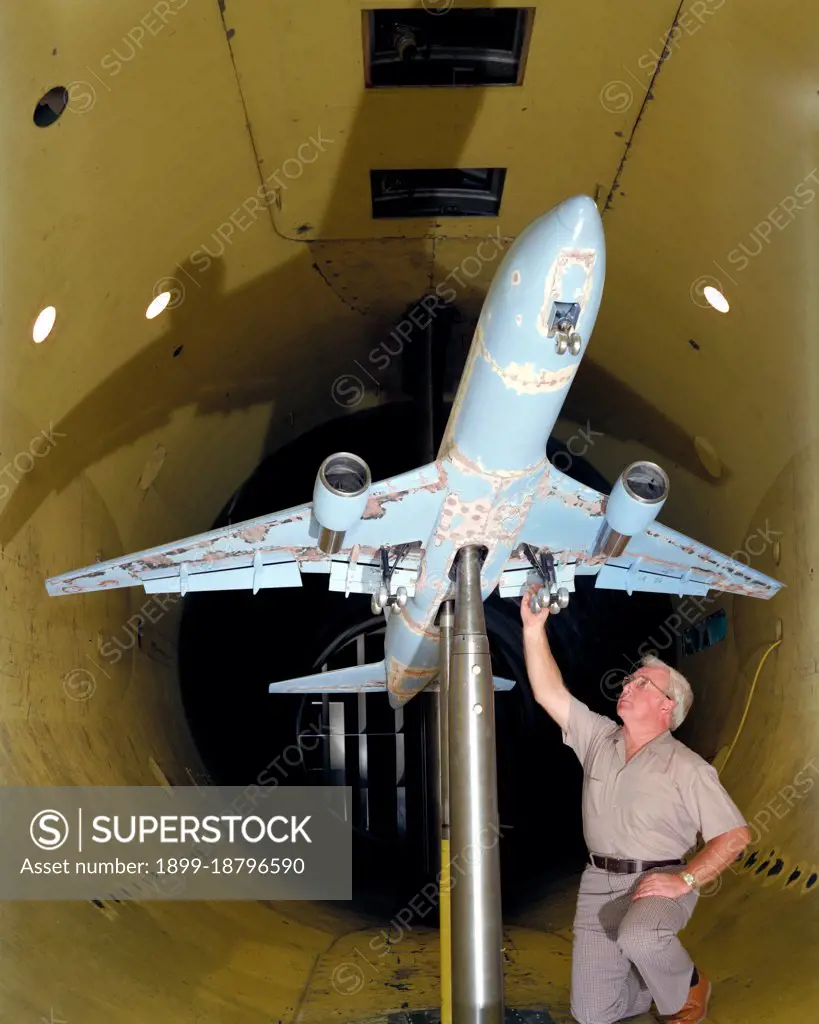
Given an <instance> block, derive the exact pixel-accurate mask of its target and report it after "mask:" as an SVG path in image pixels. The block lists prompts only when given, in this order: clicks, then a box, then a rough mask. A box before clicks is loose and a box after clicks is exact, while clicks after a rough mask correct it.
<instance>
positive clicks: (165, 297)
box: [145, 292, 171, 320]
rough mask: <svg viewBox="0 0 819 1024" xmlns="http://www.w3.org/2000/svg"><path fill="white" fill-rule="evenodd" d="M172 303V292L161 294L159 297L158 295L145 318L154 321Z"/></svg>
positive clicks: (146, 311)
mask: <svg viewBox="0 0 819 1024" xmlns="http://www.w3.org/2000/svg"><path fill="white" fill-rule="evenodd" d="M170 301H171V293H170V292H160V293H159V295H157V297H156V298H155V299H154V300H153V302H152V303H151V304H150V306H148V308H147V309H146V310H145V316H146V317H147V318H148V319H149V320H153V318H154V317H155V316H159V314H160V313H161V312H162V310H163V309H164V308H165V307H166V306H167V305H168V303H169V302H170Z"/></svg>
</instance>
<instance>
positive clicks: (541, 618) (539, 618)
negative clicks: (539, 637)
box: [520, 583, 549, 630]
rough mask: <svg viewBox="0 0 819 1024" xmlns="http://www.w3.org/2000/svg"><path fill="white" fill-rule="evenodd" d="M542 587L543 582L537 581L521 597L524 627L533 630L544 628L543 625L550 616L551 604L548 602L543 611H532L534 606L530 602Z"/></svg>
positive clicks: (521, 613)
mask: <svg viewBox="0 0 819 1024" xmlns="http://www.w3.org/2000/svg"><path fill="white" fill-rule="evenodd" d="M541 589H542V584H540V583H536V584H534V585H533V586H531V587H529V589H528V590H527V591H526V593H525V594H524V595H523V597H522V598H521V602H520V618H521V621H522V622H523V628H524V629H532V630H537V629H543V626H544V624H545V622H546V620H547V619H548V618H549V606H548V604H547V605H546V607H545V608H543V609H542V610H541V611H538V612H537V613H535V612H533V611H532V606H531V605H530V603H529V602H530V601H531V600H532V597H533V596H534V595H535V594H537V593H538V591H539V590H541Z"/></svg>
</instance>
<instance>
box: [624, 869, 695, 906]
mask: <svg viewBox="0 0 819 1024" xmlns="http://www.w3.org/2000/svg"><path fill="white" fill-rule="evenodd" d="M689 892H691V889H690V888H689V887H688V885H687V884H686V883H685V882H684V881H683V880H682V879H681V878H680V876H679V875H677V874H673V875H670V874H666V873H664V872H656V873H654V874H650V875H646V876H645V877H644V878H641V879H640V881H639V883H638V885H637V888H636V889H635V890H634V895H633V896H632V897H631V898H632V900H639V899H642V897H643V896H665V898H666V899H669V900H674V899H677V897H678V896H685V894H686V893H689Z"/></svg>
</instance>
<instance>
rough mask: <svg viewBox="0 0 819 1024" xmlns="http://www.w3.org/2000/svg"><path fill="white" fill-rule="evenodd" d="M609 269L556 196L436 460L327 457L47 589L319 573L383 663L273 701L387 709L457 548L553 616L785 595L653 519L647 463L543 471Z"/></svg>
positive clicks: (208, 585) (192, 586)
mask: <svg viewBox="0 0 819 1024" xmlns="http://www.w3.org/2000/svg"><path fill="white" fill-rule="evenodd" d="M605 264H606V252H605V240H604V235H603V227H602V221H601V218H600V214H599V212H598V210H597V207H596V205H595V203H594V201H593V200H592V199H590V198H589V197H587V196H582V195H580V196H574V197H572V198H569V199H567V200H565V201H564V202H562V203H560V204H559V205H558V206H556V207H555V208H554V209H552V210H551V211H549V212H548V213H545V214H543V215H542V216H540V217H539V218H537V219H536V220H535V221H533V222H532V223H531V224H530V225H529V226H528V227H527V228H526V229H525V231H523V232H522V233H521V234H520V235H519V236H518V237H517V238H516V240H515V242H514V243H513V244H512V246H511V247H510V248H509V250H508V251H507V253H506V255H505V257H504V259H503V261H502V262H501V264H500V266H499V267H498V270H497V272H496V274H495V277H494V280H493V282H492V285H491V287H490V288H489V291H488V293H487V295H486V299H485V301H484V304H483V308H482V310H481V314H480V317H479V320H478V324H477V327H476V330H475V335H474V338H473V341H472V346H471V349H470V351H469V355H468V357H467V361H466V365H465V368H464V371H463V375H462V377H461V381H460V384H459V387H458V391H457V394H456V396H455V400H454V404H453V406H452V410H451V414H450V417H449V421H448V424H447V428H446V431H445V434H444V437H443V440H442V442H441V445H440V449H439V451H438V455H437V458H436V459H435V460H434V461H433V462H431V463H429V464H427V465H423V466H420V467H418V468H417V469H414V470H412V471H410V472H408V473H403V474H400V475H398V476H394V477H390V478H387V479H385V480H381V481H378V482H375V483H374V482H373V481H372V479H371V475H370V470H369V467H368V466H367V465H366V463H365V462H364V461H363V460H362V459H360V458H359V457H358V456H356V455H354V454H351V453H347V452H338V453H335V454H332V455H330V456H328V458H327V459H325V461H324V462H323V463H322V464H321V466H320V467H319V469H318V473H317V476H316V481H315V486H314V490H313V496H312V499H313V500H312V501H311V502H308V503H306V504H304V505H300V506H297V507H293V508H288V509H284V510H282V511H279V512H273V513H271V514H269V515H265V516H261V517H259V518H256V519H251V520H247V521H245V522H242V523H237V524H233V525H230V526H226V527H223V528H220V529H217V530H212V531H210V532H208V533H202V534H198V535H196V536H192V537H187V538H185V539H183V540H177V541H173V542H171V543H169V544H166V545H163V546H160V547H155V548H150V549H147V550H144V551H139V552H136V553H134V554H130V555H127V556H125V557H124V558H118V559H113V560H110V561H106V562H98V563H96V564H95V565H91V566H87V567H85V568H83V569H78V570H74V571H72V572H68V573H64V574H63V575H60V576H55V577H52V578H50V579H48V580H47V582H46V587H47V590H48V592H49V593H50V594H51V595H61V594H80V593H84V592H88V591H92V590H107V589H110V588H117V587H131V586H140V585H141V586H142V587H144V589H145V592H147V593H149V594H154V593H161V592H165V593H168V592H172V593H179V594H182V595H183V596H184V595H185V594H186V593H191V592H198V591H205V590H236V589H252V590H253V592H254V593H256V592H257V591H258V590H259V589H260V588H264V587H298V586H301V582H302V575H303V574H304V573H325V574H327V575H328V577H329V587H330V589H331V590H335V591H340V592H344V593H345V595H348V594H350V593H352V592H355V593H369V594H371V595H372V606H373V610H374V611H376V612H378V611H383V612H384V614H385V615H386V617H387V625H386V632H385V638H384V660H383V661H380V662H377V663H375V664H370V665H360V666H353V667H351V668H343V669H337V670H335V671H332V672H322V673H320V674H317V675H315V676H307V677H304V678H301V679H294V680H287V681H283V682H274V683H271V684H270V687H269V689H270V692H291V693H292V692H328V691H340V692H344V691H359V690H368V689H381V690H384V689H385V688H386V690H387V691H388V694H389V700H390V703H391V704H392V706H393V707H399V706H400V705H401V704H403V703H405V702H406V701H408V700H409V699H411V698H412V697H413V696H414V695H415V694H416V693H418V692H420V691H421V690H423V689H424V688H425V687H427V686H430V685H432V686H433V687H434V685H435V679H436V676H437V674H438V672H439V668H440V651H439V647H440V639H439V637H440V634H439V630H438V627H437V625H436V616H437V614H438V609H439V607H440V605H441V603H442V601H444V600H446V599H448V598H451V597H453V596H454V595H453V580H452V570H453V564H454V562H455V558H456V553H457V552H458V550H459V549H460V548H463V547H466V546H479V547H482V548H483V549H484V558H483V562H482V566H481V595H482V598H483V600H486V598H487V597H488V596H489V595H490V594H491V593H492V592H493V591H495V590H496V589H498V591H499V593H500V594H501V596H504V597H512V596H520V595H523V594H524V593H525V592H526V591H527V589H528V587H529V586H530V585H531V584H532V583H537V582H541V581H542V582H543V583H544V584H546V585H545V586H544V587H543V589H541V590H540V592H539V595H538V600H539V601H540V603H541V606H542V607H543V606H545V604H544V602H548V603H549V606H550V608H551V611H552V613H558V612H559V611H560V610H561V609H563V608H565V607H566V606H567V605H568V603H569V600H570V595H571V593H572V592H573V591H574V583H575V579H576V578H577V577H578V576H581V575H593V576H595V577H596V579H595V586H597V587H601V588H614V589H618V590H625V591H626V592H627V593H628V594H632V593H634V591H650V592H653V593H663V594H677V595H680V596H682V595H685V594H692V595H705V594H707V593H708V591H709V590H711V589H712V590H721V591H732V592H734V593H738V594H744V595H747V596H751V597H760V598H770V597H772V596H773V595H774V594H775V593H776V592H777V591H778V590H779V589H780V587H781V586H782V584H781V583H779V582H777V581H776V580H773V579H770V578H769V577H767V576H765V575H763V574H762V573H759V572H756V571H755V570H753V569H751V568H749V567H748V566H747V565H744V564H742V563H741V562H737V561H734V560H732V559H730V558H728V557H726V556H725V555H722V554H720V553H718V552H716V551H714V550H712V549H711V548H709V547H706V546H705V545H704V544H701V543H699V542H697V541H695V540H691V539H690V538H688V537H685V536H683V535H681V534H679V533H677V532H675V531H673V530H670V529H668V528H666V527H664V526H662V525H660V524H659V523H658V522H657V516H658V514H659V512H660V511H661V509H662V507H663V505H664V503H665V501H666V498H667V496H668V491H669V480H668V476H667V475H666V473H665V472H664V471H663V470H662V469H661V468H660V467H659V466H657V465H655V464H654V463H651V462H635V463H633V464H632V465H630V466H627V467H626V468H625V469H624V471H623V472H622V473H621V475H620V477H619V478H618V480H617V481H616V483H615V485H614V487H613V489H612V491H611V494H609V495H605V494H602V493H600V492H599V491H597V490H595V489H593V488H591V487H587V486H584V485H582V484H579V483H577V482H576V481H574V480H573V479H571V478H570V477H568V476H567V475H565V474H564V473H561V472H560V471H559V470H558V469H557V468H556V467H555V466H553V465H551V463H550V462H549V461H548V459H547V457H546V443H547V440H548V438H549V436H550V434H551V432H552V429H553V427H554V424H555V422H556V420H557V418H558V416H559V414H560V410H561V407H562V405H563V402H564V401H565V398H566V395H567V393H568V390H569V388H570V386H571V383H572V380H573V378H574V375H575V373H576V372H577V368H578V366H579V365H580V362H581V360H582V358H583V356H584V355H585V354H586V351H587V350H588V345H589V340H590V338H591V334H592V330H593V328H594V324H595V321H596V318H597V313H598V310H599V307H600V301H601V298H602V294H603V282H604V278H605ZM511 685H513V684H511V683H508V682H507V681H504V680H497V679H496V680H495V687H496V688H498V689H503V688H508V687H509V686H511Z"/></svg>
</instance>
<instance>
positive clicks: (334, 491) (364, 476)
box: [313, 452, 372, 555]
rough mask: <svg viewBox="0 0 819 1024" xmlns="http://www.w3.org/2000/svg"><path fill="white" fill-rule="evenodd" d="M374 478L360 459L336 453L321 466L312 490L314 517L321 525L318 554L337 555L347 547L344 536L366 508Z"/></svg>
mask: <svg viewBox="0 0 819 1024" xmlns="http://www.w3.org/2000/svg"><path fill="white" fill-rule="evenodd" d="M371 484H372V476H371V475H370V467H369V466H368V465H367V463H366V462H365V461H364V460H363V459H360V458H359V457H358V456H357V455H351V454H350V452H336V453H335V454H334V455H328V456H327V458H326V459H325V460H324V462H322V464H321V465H320V466H319V471H318V473H317V474H316V483H315V486H314V488H313V515H314V516H315V517H316V522H317V523H318V524H319V527H320V532H319V539H318V546H319V550H321V551H322V552H324V554H325V555H334V554H335V553H336V552H337V551H339V550H340V549H341V547H342V546H343V544H344V534H345V533H346V532H347V530H349V529H350V528H351V527H352V526H354V525H355V524H356V523H357V522H358V520H359V519H360V518H361V516H362V515H363V513H364V509H365V508H366V507H367V498H368V497H369V491H370V485H371Z"/></svg>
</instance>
